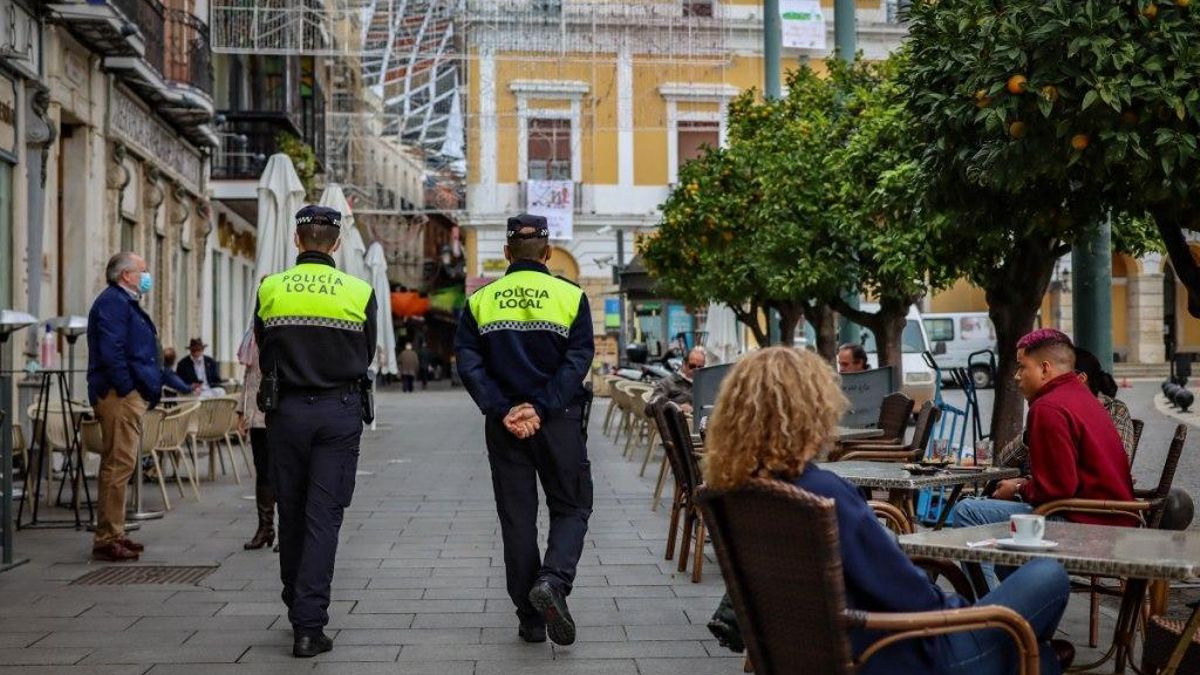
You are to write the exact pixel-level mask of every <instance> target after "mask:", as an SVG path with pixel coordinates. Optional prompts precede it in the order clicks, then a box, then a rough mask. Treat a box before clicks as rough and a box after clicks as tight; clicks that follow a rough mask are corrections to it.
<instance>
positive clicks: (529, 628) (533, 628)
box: [517, 621, 546, 642]
mask: <svg viewBox="0 0 1200 675" xmlns="http://www.w3.org/2000/svg"><path fill="white" fill-rule="evenodd" d="M517 635H519V636H521V639H522V640H524V641H526V642H545V641H546V625H545V624H543V623H540V622H539V623H534V622H532V621H528V622H527V621H522V622H521V627H520V628H518V629H517Z"/></svg>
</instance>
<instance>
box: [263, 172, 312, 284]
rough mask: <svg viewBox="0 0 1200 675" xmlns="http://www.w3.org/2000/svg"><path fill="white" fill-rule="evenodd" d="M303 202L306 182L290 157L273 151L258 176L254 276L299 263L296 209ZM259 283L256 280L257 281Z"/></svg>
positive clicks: (272, 272) (277, 270)
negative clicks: (297, 257)
mask: <svg viewBox="0 0 1200 675" xmlns="http://www.w3.org/2000/svg"><path fill="white" fill-rule="evenodd" d="M303 205H304V185H303V184H302V183H301V182H300V176H298V175H297V174H296V167H295V166H293V165H292V160H291V158H290V157H288V156H287V155H285V154H283V153H276V154H274V155H271V158H270V159H269V160H267V168H266V169H265V170H264V171H263V174H262V177H261V178H259V179H258V248H257V250H256V251H255V254H256V255H255V263H254V278H255V279H256V280H258V279H262V278H263V277H265V276H267V275H270V274H275V273H276V272H282V271H284V270H285V269H287V268H289V267H291V266H292V265H294V264H295V263H296V255H297V254H298V251H297V250H296V244H295V242H294V241H293V237H294V235H295V232H296V220H295V218H296V212H297V211H299V210H300V208H301V207H302V206H303ZM256 285H257V284H256Z"/></svg>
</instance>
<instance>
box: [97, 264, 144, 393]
mask: <svg viewBox="0 0 1200 675" xmlns="http://www.w3.org/2000/svg"><path fill="white" fill-rule="evenodd" d="M87 340H88V373H87V384H88V399H89V400H90V401H91V402H92V405H95V404H96V401H98V400H100V399H101V398H104V397H105V396H107V395H108V392H110V391H113V390H116V392H117V396H128V395H129V393H130V392H133V391H136V392H138V393H139V394H141V395H142V398H144V399H145V400H146V402H147V403H148V404H150V406H151V407H153V406H154V405H156V404H157V403H158V399H159V398H160V397H161V396H162V366H161V365H160V363H161V362H160V361H159V357H158V331H157V330H155V328H154V322H153V321H151V320H150V316H149V315H148V314H146V311H145V310H143V309H142V308H141V306H140V305H138V303H137V301H136V300H134V299H133V296H131V295H130V294H129V292H128V291H126V290H125V289H124V288H121V287H120V286H115V285H112V284H109V286H108V288H106V289H104V291H102V292H101V293H100V295H98V296H96V301H95V302H93V303H92V309H91V311H90V312H88V330H87Z"/></svg>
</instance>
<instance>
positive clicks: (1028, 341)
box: [1017, 328, 1075, 352]
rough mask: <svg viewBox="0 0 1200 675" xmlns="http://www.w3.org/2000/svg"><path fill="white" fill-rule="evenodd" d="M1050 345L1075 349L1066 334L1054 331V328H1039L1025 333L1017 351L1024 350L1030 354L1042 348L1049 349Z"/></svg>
mask: <svg viewBox="0 0 1200 675" xmlns="http://www.w3.org/2000/svg"><path fill="white" fill-rule="evenodd" d="M1051 345H1063V346H1066V347H1070V348H1071V349H1074V348H1075V345H1074V344H1072V343H1071V338H1069V337H1067V334H1066V333H1064V332H1062V331H1061V330H1056V329H1054V328H1039V329H1038V330H1035V331H1032V332H1030V333H1027V334H1026V335H1025V337H1023V338H1021V340H1020V342H1018V343H1017V349H1024V350H1025V351H1026V352H1032V351H1036V350H1038V349H1041V348H1042V347H1049V346H1051Z"/></svg>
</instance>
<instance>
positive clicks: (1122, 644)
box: [900, 521, 1200, 673]
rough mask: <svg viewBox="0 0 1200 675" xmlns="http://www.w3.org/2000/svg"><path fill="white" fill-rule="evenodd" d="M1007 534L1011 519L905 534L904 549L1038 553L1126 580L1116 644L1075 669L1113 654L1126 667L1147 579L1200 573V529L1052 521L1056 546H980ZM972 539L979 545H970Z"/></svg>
mask: <svg viewBox="0 0 1200 675" xmlns="http://www.w3.org/2000/svg"><path fill="white" fill-rule="evenodd" d="M1007 536H1009V524H1008V523H1007V522H1003V523H994V524H991V525H980V526H978V527H964V528H958V529H949V530H941V531H940V532H919V533H917V534H906V535H902V536H901V537H900V548H902V549H904V552H905V553H907V554H908V555H909V556H912V557H916V556H922V557H931V558H943V559H949V560H958V561H961V562H968V563H993V564H999V565H1012V566H1018V565H1022V564H1024V563H1027V562H1029V561H1030V560H1033V559H1034V558H1050V559H1051V560H1057V561H1059V562H1060V563H1062V566H1063V567H1065V568H1066V570H1067V572H1070V573H1071V574H1078V575H1084V576H1099V577H1112V578H1121V579H1125V580H1126V583H1125V593H1124V596H1123V598H1122V601H1121V611H1120V613H1119V614H1118V615H1117V624H1116V628H1115V629H1114V631H1113V643H1112V646H1110V647H1109V649H1108V651H1107V652H1105V654H1104V656H1103V657H1102V658H1101V659H1100V660H1099V661H1097V662H1096V663H1092V664H1088V665H1086V666H1080V667H1077V668H1074V669H1073V670H1088V671H1090V670H1093V669H1095V668H1096V667H1097V666H1100V665H1101V664H1103V663H1105V662H1107V661H1108V660H1109V659H1111V658H1113V657H1114V656H1115V657H1116V671H1115V672H1118V673H1122V672H1125V663H1126V661H1127V660H1129V658H1130V656H1131V655H1130V653H1129V652H1130V647H1131V646H1132V642H1133V633H1134V626H1135V623H1136V619H1137V615H1138V612H1139V610H1140V608H1141V605H1142V598H1143V596H1144V595H1145V592H1146V587H1147V585H1148V584H1149V582H1150V581H1153V580H1163V581H1170V580H1184V579H1194V578H1195V577H1196V576H1197V575H1198V574H1200V532H1190V531H1183V532H1176V531H1169V530H1151V529H1140V528H1132V527H1108V526H1104V525H1081V524H1078V523H1070V522H1065V521H1048V522H1047V523H1046V539H1047V540H1048V541H1054V542H1058V546H1056V547H1055V548H1053V549H1050V550H1047V551H1040V552H1026V551H1013V550H1007V549H1002V548H999V547H998V546H996V545H994V544H991V545H987V544H985V545H978V544H979V542H986V541H990V540H994V539H998V538H1002V537H1007ZM968 543H975V544H976V545H975V546H969V545H968Z"/></svg>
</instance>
